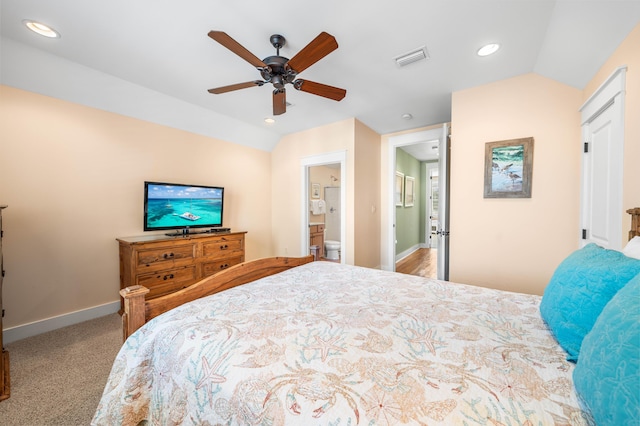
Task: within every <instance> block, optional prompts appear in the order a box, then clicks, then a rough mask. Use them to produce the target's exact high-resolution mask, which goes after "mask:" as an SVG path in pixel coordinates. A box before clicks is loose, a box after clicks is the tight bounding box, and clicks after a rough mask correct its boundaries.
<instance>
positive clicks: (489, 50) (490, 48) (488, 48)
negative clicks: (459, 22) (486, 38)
mask: <svg viewBox="0 0 640 426" xmlns="http://www.w3.org/2000/svg"><path fill="white" fill-rule="evenodd" d="M498 49H500V45H499V44H498V43H489V44H485V45H484V46H482V47H481V48H480V49H478V56H489V55H493V54H494V53H496V52H497V51H498Z"/></svg>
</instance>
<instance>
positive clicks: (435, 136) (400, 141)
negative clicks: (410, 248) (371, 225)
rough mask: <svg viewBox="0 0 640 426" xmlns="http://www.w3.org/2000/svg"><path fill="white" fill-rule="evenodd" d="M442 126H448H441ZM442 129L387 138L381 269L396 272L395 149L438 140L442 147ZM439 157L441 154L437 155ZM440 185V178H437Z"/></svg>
mask: <svg viewBox="0 0 640 426" xmlns="http://www.w3.org/2000/svg"><path fill="white" fill-rule="evenodd" d="M443 126H448V125H447V124H443ZM443 133H445V132H443V127H436V128H433V129H429V130H422V131H419V132H415V133H407V134H404V135H398V136H391V137H389V144H388V145H389V146H388V155H387V158H388V167H387V171H388V173H387V178H386V179H387V188H388V200H389V202H388V203H387V214H388V216H387V217H389V219H390V220H389V226H388V227H387V229H386V233H387V241H388V244H387V248H386V250H385V253H384V255H385V257H386V261H385V259H381V260H382V262H381V263H382V269H385V270H389V271H395V270H396V262H395V259H396V205H395V202H394V189H395V177H396V149H397V148H400V147H402V146H406V145H415V144H417V143H421V142H429V141H434V140H438V141H439V146H443V143H442V142H443V141H442V137H443V136H442V135H443ZM439 155H440V156H441V155H442V154H441V153H439ZM438 179H439V180H440V182H441V184H442V177H439V178H438Z"/></svg>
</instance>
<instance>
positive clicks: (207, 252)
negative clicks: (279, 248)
mask: <svg viewBox="0 0 640 426" xmlns="http://www.w3.org/2000/svg"><path fill="white" fill-rule="evenodd" d="M245 234H246V232H226V233H220V234H190V235H186V236H179V237H167V236H165V235H146V236H141V237H130V238H118V239H117V241H118V243H119V245H120V289H123V288H125V287H129V286H132V285H142V286H145V287H146V288H148V289H149V293H148V294H147V297H146V298H147V300H150V299H153V298H156V297H159V296H164V295H165V294H169V293H173V292H175V291H177V290H180V289H183V288H185V287H188V286H190V285H191V284H193V283H195V282H197V281H200V280H201V279H202V278H205V277H207V276H209V275H213V274H215V273H216V272H219V271H221V270H223V269H226V268H228V267H230V266H233V265H236V264H238V263H241V262H244V256H245V251H244V240H245ZM121 303H122V301H121ZM120 312H121V313H122V305H121V311H120Z"/></svg>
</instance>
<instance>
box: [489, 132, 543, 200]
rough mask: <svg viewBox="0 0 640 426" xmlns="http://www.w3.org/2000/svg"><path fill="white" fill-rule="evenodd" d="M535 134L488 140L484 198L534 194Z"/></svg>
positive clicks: (527, 196) (528, 196)
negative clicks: (532, 180)
mask: <svg viewBox="0 0 640 426" xmlns="http://www.w3.org/2000/svg"><path fill="white" fill-rule="evenodd" d="M532 172H533V138H521V139H510V140H505V141H497V142H487V143H486V144H485V149H484V198H531V175H532Z"/></svg>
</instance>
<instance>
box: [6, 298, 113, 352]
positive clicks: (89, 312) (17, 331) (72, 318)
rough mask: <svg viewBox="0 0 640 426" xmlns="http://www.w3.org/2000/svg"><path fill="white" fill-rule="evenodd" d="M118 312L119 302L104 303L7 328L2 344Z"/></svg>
mask: <svg viewBox="0 0 640 426" xmlns="http://www.w3.org/2000/svg"><path fill="white" fill-rule="evenodd" d="M118 310H120V302H119V301H117V302H111V303H105V304H104V305H99V306H94V307H93V308H88V309H83V310H80V311H75V312H69V313H68V314H64V315H59V316H56V317H51V318H46V319H43V320H40V321H34V322H31V323H28V324H24V325H18V326H16V327H11V328H7V329H5V330H4V331H3V334H2V336H3V337H2V340H3V343H4V344H8V343H11V342H15V341H17V340H22V339H26V338H27V337H31V336H36V335H38V334H42V333H46V332H47V331H53V330H56V329H58V328H62V327H66V326H68V325H73V324H78V323H81V322H84V321H89V320H92V319H95V318H100V317H103V316H105V315H109V314H114V313H116V312H118Z"/></svg>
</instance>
